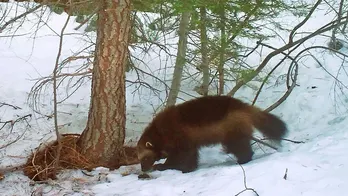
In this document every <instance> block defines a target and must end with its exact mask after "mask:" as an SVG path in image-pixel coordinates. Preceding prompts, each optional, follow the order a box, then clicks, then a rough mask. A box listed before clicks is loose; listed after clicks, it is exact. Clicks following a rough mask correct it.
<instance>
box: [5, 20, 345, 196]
mask: <svg viewBox="0 0 348 196" xmlns="http://www.w3.org/2000/svg"><path fill="white" fill-rule="evenodd" d="M28 17H29V18H30V21H31V22H26V23H23V25H22V26H21V28H19V29H18V31H16V32H15V34H17V35H20V36H15V37H13V38H10V37H5V36H6V35H8V33H7V32H3V33H1V34H0V70H1V71H0V121H1V122H4V121H8V120H15V119H18V118H20V117H22V116H25V115H27V114H32V117H31V118H27V121H20V122H18V123H16V124H15V125H14V128H13V130H12V132H10V131H9V129H8V127H5V129H2V130H0V138H1V139H0V146H2V145H4V144H7V143H8V142H9V141H12V140H15V139H16V137H18V136H21V135H22V134H24V135H23V137H22V138H21V139H20V140H19V141H17V142H16V143H14V144H12V145H10V146H8V147H7V148H3V149H0V168H4V167H7V166H13V165H19V164H21V163H23V162H24V161H26V159H25V158H26V156H27V155H28V154H29V153H30V152H31V150H34V148H36V147H37V146H38V145H39V144H40V143H41V142H43V141H47V140H50V139H53V138H54V134H53V122H52V120H51V119H47V118H43V117H42V116H41V115H40V114H38V113H35V112H33V111H32V110H31V109H30V108H29V106H28V102H27V98H28V93H29V92H30V88H31V87H32V86H33V85H34V83H35V81H36V80H34V79H36V78H40V77H45V76H48V75H49V74H50V73H51V72H52V70H53V66H54V62H55V59H56V55H57V51H58V42H59V39H58V37H57V36H56V35H55V32H58V33H59V32H60V29H61V27H62V26H63V24H64V22H65V20H66V15H65V14H62V15H59V16H58V15H55V14H52V15H51V16H49V18H48V20H47V24H48V25H49V27H48V26H46V25H43V24H41V25H40V29H39V31H37V32H36V33H37V34H34V32H35V31H34V30H33V29H35V28H36V25H35V21H36V20H37V19H38V18H37V16H35V15H29V16H28ZM45 19H47V18H45ZM329 20H330V18H329V16H328V15H326V16H324V15H323V14H322V13H318V14H317V16H316V17H315V18H314V19H312V20H311V21H310V23H309V25H307V26H305V30H309V29H313V28H316V27H318V25H322V24H323V23H325V21H329ZM76 26H77V24H76V23H74V22H73V21H71V22H70V23H69V25H68V28H67V32H66V33H67V34H68V33H71V34H70V35H68V36H65V38H64V44H63V57H62V58H64V57H67V56H69V55H71V54H73V53H74V52H77V51H78V50H80V49H82V48H84V47H86V46H87V45H88V44H87V43H86V42H84V41H83V39H84V37H83V36H82V30H79V31H75V30H73V28H74V27H76ZM12 33H13V32H12ZM278 41H279V40H278ZM326 41H327V38H323V37H321V38H317V39H315V40H313V42H312V43H306V44H307V45H306V46H308V45H310V44H313V43H325V42H326ZM278 44H280V42H276V40H275V41H274V45H278ZM311 52H312V54H313V55H314V56H316V57H317V58H318V59H319V60H320V61H321V63H322V65H323V66H324V68H325V70H326V71H325V70H324V69H323V67H321V66H320V65H319V64H318V62H317V61H315V60H313V59H311V58H309V57H308V58H305V59H304V60H302V61H301V62H300V68H299V76H298V82H297V83H298V85H299V86H297V87H296V88H295V90H294V91H293V92H292V94H291V95H290V96H289V97H288V98H287V100H286V101H285V102H284V103H283V104H282V105H280V106H279V107H278V108H276V109H275V110H274V111H272V113H274V114H276V115H279V116H280V117H281V118H282V119H283V120H284V121H285V122H286V123H287V125H288V128H289V134H288V135H287V138H288V139H291V140H296V141H302V142H303V143H299V144H295V143H293V142H289V141H284V142H283V148H282V149H281V150H279V152H275V151H274V150H271V149H269V148H267V147H264V146H257V145H256V144H255V145H254V148H255V152H256V153H255V155H254V160H253V161H251V162H250V163H248V164H245V165H243V168H241V167H240V166H239V165H237V164H236V163H235V160H234V157H232V156H228V155H225V154H223V153H221V150H220V146H213V147H209V148H204V149H202V150H201V153H200V154H201V159H200V167H199V169H198V170H196V171H194V172H191V173H187V174H182V173H181V172H178V171H169V170H168V171H163V172H158V171H156V172H153V173H151V176H152V177H153V179H151V180H138V176H137V174H136V173H137V171H139V170H140V167H139V165H133V166H127V167H121V168H120V169H119V170H115V171H108V170H106V169H105V168H97V169H96V170H95V171H92V172H91V174H92V175H94V176H93V177H89V176H86V175H84V174H83V173H81V171H65V172H63V173H62V174H60V178H59V180H57V181H55V182H48V184H36V185H35V186H31V185H30V181H29V179H28V178H27V177H25V176H24V175H23V174H22V173H21V172H14V173H7V174H6V176H5V179H3V180H2V181H0V195H30V194H31V193H32V192H34V193H37V194H39V193H44V194H43V195H64V194H67V195H144V196H145V195H149V196H150V195H151V196H153V195H173V196H174V195H207V196H208V195H236V194H237V193H239V192H240V191H242V190H244V189H245V184H244V181H245V182H246V185H247V187H249V188H252V189H254V190H255V191H256V192H257V193H258V194H259V195H267V196H278V195H282V196H287V195H289V196H293V195H306V196H310V195H313V196H314V195H315V196H321V195H323V196H324V195H325V196H327V195H333V196H336V195H337V196H340V195H345V193H346V189H345V188H344V184H346V183H347V182H348V165H347V162H348V156H347V152H346V149H347V148H348V141H347V140H348V131H347V130H346V128H347V124H348V118H347V102H348V99H347V98H346V97H345V95H344V93H342V91H343V92H345V90H346V89H345V87H344V86H343V85H342V84H337V82H336V79H335V78H334V77H332V76H330V75H329V74H328V73H327V72H330V73H331V74H332V75H333V76H335V77H336V78H338V79H339V80H340V81H341V82H342V83H343V84H344V85H345V84H348V75H347V74H346V72H345V70H344V69H345V67H344V66H345V65H343V66H342V65H341V63H342V61H341V59H339V58H338V57H337V56H335V55H334V54H330V53H322V51H311ZM343 52H347V51H346V50H345V49H344V51H343ZM150 56H151V54H150V55H144V56H141V57H142V58H143V59H144V61H145V62H147V63H149V65H151V66H149V70H163V67H164V66H165V65H164V63H163V61H165V60H166V59H165V58H162V59H158V58H154V57H153V56H151V58H150ZM78 63H81V62H76V63H75V64H71V65H70V69H76V67H74V66H78V65H79V64H78ZM172 64H173V62H168V66H171V65H172ZM140 66H142V65H140ZM270 66H272V65H270ZM144 67H145V66H143V68H144ZM286 69H287V68H286V67H284V68H282V69H280V70H281V71H282V72H285V71H286ZM68 71H69V70H68V69H67V70H65V72H68ZM155 73H156V75H157V76H158V77H160V78H161V79H167V80H168V79H170V78H171V77H170V74H171V73H170V71H168V72H167V73H164V71H157V72H155ZM164 74H165V75H164ZM136 77H137V75H136V72H134V71H133V72H129V73H127V79H129V80H134V79H135V78H136ZM275 80H276V78H273V79H271V81H270V83H269V85H268V86H267V87H266V88H265V89H266V90H264V91H263V92H262V93H261V95H260V98H259V100H258V101H257V103H256V105H257V106H259V107H261V108H266V107H268V106H270V105H271V104H272V103H274V102H275V101H276V100H278V99H279V98H280V97H281V96H282V94H283V93H284V84H280V85H279V86H276V85H274V84H275ZM146 81H147V82H149V83H150V84H151V85H152V86H154V87H158V88H160V89H161V90H163V89H164V87H163V85H162V84H161V83H160V82H158V81H155V80H153V79H151V77H148V78H147V79H146ZM166 82H167V84H170V81H166ZM335 82H336V83H335ZM136 88H137V86H135V85H132V86H129V87H128V88H127V138H128V139H132V140H133V141H134V140H136V138H137V136H139V135H140V134H141V131H142V129H143V128H144V127H145V126H146V125H147V123H148V122H149V121H150V120H151V117H152V115H153V113H154V111H155V110H156V109H157V108H158V107H159V106H160V103H161V100H162V99H164V96H165V94H166V93H165V92H164V91H162V92H158V94H154V93H152V92H151V91H149V90H147V89H145V88H141V91H140V92H139V93H138V92H137V91H136V93H133V92H134V90H135V89H136ZM182 89H183V90H184V91H185V92H186V93H188V94H192V95H195V96H197V94H195V92H194V91H192V84H191V82H190V81H189V80H186V81H185V82H184V83H183V87H182ZM227 90H228V89H227ZM341 90H342V91H341ZM65 93H66V91H65V89H64V88H62V89H60V95H61V97H64V95H65ZM89 94H90V82H89V81H86V82H85V83H84V84H83V86H82V87H81V88H80V89H79V90H78V91H77V92H76V93H75V94H74V95H73V96H72V97H70V98H69V99H68V100H67V101H66V102H64V103H63V104H61V105H60V106H59V111H60V113H59V122H60V125H65V126H62V130H61V131H62V132H76V133H79V132H81V131H82V130H83V128H84V126H85V122H86V118H87V113H88V106H89ZM50 96H51V94H50V89H47V90H46V91H43V92H42V94H41V98H42V99H41V101H42V103H41V104H40V105H39V108H40V111H39V112H40V113H42V114H45V115H50V114H51V113H52V110H53V109H52V102H51V97H50ZM180 96H181V97H184V98H186V99H188V98H190V96H188V95H187V94H184V93H181V94H180ZM254 96H255V91H253V90H251V89H250V88H242V89H241V90H240V91H239V92H238V93H237V94H236V97H238V98H241V99H243V100H244V101H246V102H250V101H251V100H252V99H253V97H254ZM1 103H8V104H12V105H14V106H19V107H21V109H14V108H13V107H11V106H8V105H1ZM28 125H30V126H28ZM243 169H244V171H245V176H244V174H243ZM285 173H286V174H287V177H286V179H284V175H285ZM240 195H245V196H247V195H254V193H253V192H252V191H251V190H248V191H245V192H243V193H241V194H240Z"/></svg>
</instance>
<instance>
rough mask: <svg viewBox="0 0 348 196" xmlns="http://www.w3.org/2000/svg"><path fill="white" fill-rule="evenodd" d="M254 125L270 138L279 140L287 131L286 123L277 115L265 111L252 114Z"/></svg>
mask: <svg viewBox="0 0 348 196" xmlns="http://www.w3.org/2000/svg"><path fill="white" fill-rule="evenodd" d="M253 122H254V126H255V127H256V128H257V129H258V130H259V131H260V132H261V133H263V134H264V135H266V136H267V137H268V138H269V139H271V140H276V141H280V139H281V138H283V137H284V136H285V135H286V133H287V127H286V124H285V123H284V122H283V121H282V120H281V119H280V118H278V117H277V116H275V115H273V114H270V113H268V112H265V111H261V110H259V111H257V112H254V114H253Z"/></svg>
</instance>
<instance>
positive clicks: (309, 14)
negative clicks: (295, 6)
mask: <svg viewBox="0 0 348 196" xmlns="http://www.w3.org/2000/svg"><path fill="white" fill-rule="evenodd" d="M321 2H322V0H318V1H317V2H316V3H315V5H314V6H313V7H312V9H311V10H310V11H309V13H308V14H307V16H306V17H305V18H304V19H303V20H302V21H301V22H300V23H299V24H297V25H296V26H295V27H294V29H293V30H292V31H291V32H290V35H289V43H292V42H293V38H294V34H295V32H296V30H297V29H299V28H301V27H302V26H303V25H304V24H305V23H306V22H307V21H308V20H309V19H310V17H311V16H312V14H313V12H314V10H315V9H317V7H318V6H319V5H320V3H321Z"/></svg>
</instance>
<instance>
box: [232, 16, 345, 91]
mask: <svg viewBox="0 0 348 196" xmlns="http://www.w3.org/2000/svg"><path fill="white" fill-rule="evenodd" d="M347 20H348V19H345V20H341V21H340V22H338V21H337V20H334V21H332V22H329V23H327V24H326V25H324V26H322V27H321V28H319V29H317V30H316V31H314V32H313V33H311V34H309V35H307V36H304V37H302V38H300V39H298V40H296V41H293V42H289V43H287V44H285V45H284V46H282V47H280V48H278V49H277V50H275V51H273V52H271V53H269V54H268V55H267V56H266V57H265V59H264V60H263V61H262V63H261V64H260V65H259V66H258V67H257V68H256V69H255V71H254V73H253V77H250V78H247V79H243V80H239V81H238V82H237V83H236V85H235V86H234V87H233V88H232V90H231V91H230V92H229V93H227V95H228V96H233V95H234V94H235V93H236V92H237V91H238V90H239V89H240V88H241V87H242V86H243V85H245V84H246V83H248V82H250V81H251V80H252V79H253V78H254V77H255V76H257V75H258V74H259V73H260V72H261V71H262V70H263V68H264V67H265V66H266V65H267V64H268V62H269V61H270V60H271V59H272V58H273V57H275V56H277V55H278V54H281V53H282V52H284V51H285V50H288V49H290V48H293V47H294V46H297V45H301V44H302V43H304V42H306V41H307V40H309V39H311V38H313V37H315V36H317V35H320V34H321V33H324V32H327V31H330V30H332V29H333V28H335V27H336V25H342V24H344V23H345V22H347Z"/></svg>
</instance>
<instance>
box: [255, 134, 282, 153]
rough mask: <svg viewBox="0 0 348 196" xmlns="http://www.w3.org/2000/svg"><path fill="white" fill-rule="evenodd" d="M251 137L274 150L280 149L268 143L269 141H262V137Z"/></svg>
mask: <svg viewBox="0 0 348 196" xmlns="http://www.w3.org/2000/svg"><path fill="white" fill-rule="evenodd" d="M251 139H252V140H254V141H255V142H258V143H261V144H263V145H265V146H268V147H270V148H272V149H274V150H278V149H277V148H276V147H274V146H272V145H270V144H268V143H266V142H264V141H262V140H260V139H257V138H256V137H253V136H252V137H251Z"/></svg>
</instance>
